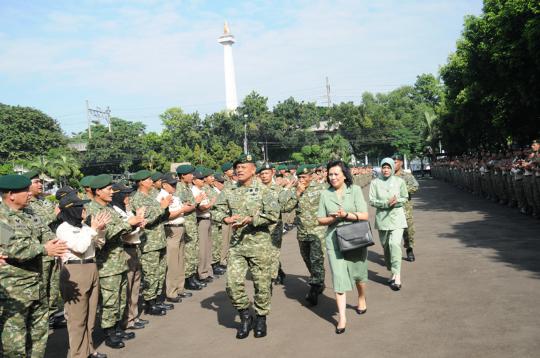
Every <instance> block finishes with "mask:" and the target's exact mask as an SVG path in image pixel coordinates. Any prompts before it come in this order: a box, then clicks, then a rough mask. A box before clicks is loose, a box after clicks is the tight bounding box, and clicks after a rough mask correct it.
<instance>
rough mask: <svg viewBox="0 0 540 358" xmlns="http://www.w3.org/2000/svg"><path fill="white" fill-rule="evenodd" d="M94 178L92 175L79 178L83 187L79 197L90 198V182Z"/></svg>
mask: <svg viewBox="0 0 540 358" xmlns="http://www.w3.org/2000/svg"><path fill="white" fill-rule="evenodd" d="M92 179H94V176H93V175H87V176H85V177H83V178H82V179H81V181H80V182H79V183H80V184H81V186H82V188H83V193H82V194H81V198H82V199H83V200H92V198H93V197H92V188H90V182H91V181H92Z"/></svg>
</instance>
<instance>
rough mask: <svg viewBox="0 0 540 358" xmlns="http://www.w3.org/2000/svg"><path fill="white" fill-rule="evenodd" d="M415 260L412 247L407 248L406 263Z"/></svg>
mask: <svg viewBox="0 0 540 358" xmlns="http://www.w3.org/2000/svg"><path fill="white" fill-rule="evenodd" d="M414 260H416V258H415V257H414V251H413V249H412V247H409V248H407V261H409V262H414Z"/></svg>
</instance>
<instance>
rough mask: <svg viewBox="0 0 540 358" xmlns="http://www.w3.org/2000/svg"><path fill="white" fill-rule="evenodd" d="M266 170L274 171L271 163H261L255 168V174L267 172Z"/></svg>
mask: <svg viewBox="0 0 540 358" xmlns="http://www.w3.org/2000/svg"><path fill="white" fill-rule="evenodd" d="M267 169H274V166H273V165H272V164H271V163H267V162H265V163H262V164H261V165H259V166H258V167H257V173H260V172H262V171H263V170H267Z"/></svg>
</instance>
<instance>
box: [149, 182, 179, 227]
mask: <svg viewBox="0 0 540 358" xmlns="http://www.w3.org/2000/svg"><path fill="white" fill-rule="evenodd" d="M169 195H171V194H169V193H168V192H167V190H165V189H161V190H160V191H159V194H158V195H157V197H156V200H157V201H159V202H161V200H162V199H163V198H166V197H168V196H169ZM180 209H182V201H181V200H180V198H179V197H178V196H177V195H173V196H172V201H171V204H170V205H169V211H177V210H180ZM185 221H186V219H185V218H184V216H183V214H182V215H181V216H179V217H177V218H175V219H172V220H169V221H167V223H166V224H165V225H184V222H185Z"/></svg>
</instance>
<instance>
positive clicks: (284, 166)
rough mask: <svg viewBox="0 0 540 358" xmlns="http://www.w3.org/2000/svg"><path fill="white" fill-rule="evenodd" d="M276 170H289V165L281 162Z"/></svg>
mask: <svg viewBox="0 0 540 358" xmlns="http://www.w3.org/2000/svg"><path fill="white" fill-rule="evenodd" d="M276 170H277V171H280V170H287V166H286V165H285V164H280V165H278V166H277V167H276Z"/></svg>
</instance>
